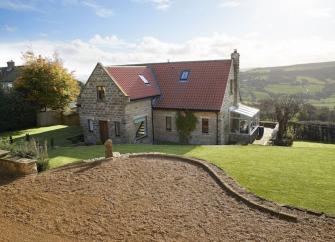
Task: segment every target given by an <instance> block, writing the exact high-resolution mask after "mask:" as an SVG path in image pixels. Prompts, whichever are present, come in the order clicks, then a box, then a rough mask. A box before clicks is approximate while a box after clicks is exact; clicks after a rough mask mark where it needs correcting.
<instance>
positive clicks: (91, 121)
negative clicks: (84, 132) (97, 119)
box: [87, 119, 94, 132]
mask: <svg viewBox="0 0 335 242" xmlns="http://www.w3.org/2000/svg"><path fill="white" fill-rule="evenodd" d="M87 123H88V130H89V131H90V132H93V131H94V122H93V119H88V120H87Z"/></svg>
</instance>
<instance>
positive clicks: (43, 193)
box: [0, 157, 335, 241]
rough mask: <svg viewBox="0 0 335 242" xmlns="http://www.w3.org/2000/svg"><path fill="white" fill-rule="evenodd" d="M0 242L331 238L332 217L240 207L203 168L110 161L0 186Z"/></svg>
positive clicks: (333, 233)
mask: <svg viewBox="0 0 335 242" xmlns="http://www.w3.org/2000/svg"><path fill="white" fill-rule="evenodd" d="M0 201H1V203H0V224H1V226H0V241H75V240H85V241H100V240H101V241H120V240H122V241H124V240H127V241H247V240H248V241H278V240H285V241H333V239H334V238H335V220H334V219H331V218H324V217H317V216H313V215H306V216H304V217H303V218H301V219H299V222H297V223H293V222H288V221H285V220H280V219H278V218H276V217H273V216H271V215H268V214H265V213H262V212H260V211H258V210H255V209H252V208H249V207H247V206H246V205H245V204H243V203H241V202H238V201H237V200H235V199H234V198H232V197H231V196H229V195H228V194H226V193H225V192H224V191H223V190H222V189H221V188H220V187H219V186H218V185H217V184H216V182H215V181H214V180H213V178H212V177H210V176H209V175H208V173H207V172H205V171H204V170H203V169H201V168H199V167H197V166H194V165H191V164H187V163H183V162H181V161H176V160H169V159H158V158H150V159H144V158H135V157H134V158H117V159H114V160H111V161H108V162H103V163H101V162H100V163H99V162H95V163H91V164H82V165H77V166H72V167H65V168H62V169H59V170H55V171H49V172H45V173H42V174H40V175H37V176H29V177H25V178H22V179H19V180H16V181H11V180H6V179H5V178H3V179H2V180H1V181H0Z"/></svg>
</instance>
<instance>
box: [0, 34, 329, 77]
mask: <svg viewBox="0 0 335 242" xmlns="http://www.w3.org/2000/svg"><path fill="white" fill-rule="evenodd" d="M320 46H322V48H320ZM334 46H335V41H334V40H326V39H323V38H321V37H313V36H311V37H310V38H296V39H288V40H287V41H282V40H278V41H267V40H265V38H264V36H263V35H261V34H259V33H257V34H256V33H250V34H246V35H244V36H243V37H235V36H229V35H226V34H223V33H214V34H213V35H210V36H202V37H196V38H192V39H189V40H187V41H184V42H180V43H173V42H165V41H162V40H160V39H157V38H154V37H150V36H147V37H143V38H141V39H140V40H138V41H134V42H127V41H124V40H122V39H120V38H118V37H117V36H105V37H103V36H100V35H95V36H93V37H92V38H91V39H89V40H87V41H83V40H81V39H75V40H72V41H68V42H65V41H49V40H36V41H19V42H8V43H7V42H0V49H1V56H0V66H4V65H5V63H6V61H8V60H10V59H13V60H15V61H16V62H17V63H18V64H20V63H22V60H21V56H22V52H24V51H26V50H31V49H32V50H33V51H34V52H35V53H36V54H42V55H43V56H45V55H47V56H52V54H53V52H55V51H57V52H58V53H59V55H60V57H61V58H62V59H63V61H64V65H65V66H66V67H67V68H68V69H69V70H75V71H76V75H77V76H78V77H79V78H80V79H81V80H83V81H86V78H87V76H88V75H89V74H90V73H91V71H92V70H93V68H94V66H95V64H96V63H97V62H102V63H103V64H105V65H112V64H127V63H146V62H162V61H163V62H164V61H167V60H168V59H169V60H170V61H180V60H204V59H225V58H230V53H231V52H232V51H233V50H234V49H236V48H237V49H238V51H239V52H240V54H241V67H242V68H249V67H261V66H277V65H290V64H297V63H308V62H320V61H334V56H335V48H334Z"/></svg>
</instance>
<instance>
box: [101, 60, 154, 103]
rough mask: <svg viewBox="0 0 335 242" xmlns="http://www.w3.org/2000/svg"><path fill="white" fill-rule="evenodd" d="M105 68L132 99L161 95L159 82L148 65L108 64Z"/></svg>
mask: <svg viewBox="0 0 335 242" xmlns="http://www.w3.org/2000/svg"><path fill="white" fill-rule="evenodd" d="M105 69H106V70H107V71H108V73H109V74H110V75H111V76H112V78H113V80H114V81H115V82H116V83H117V85H118V86H120V87H121V88H122V91H124V92H125V93H126V94H127V95H128V96H129V97H130V99H131V100H136V99H141V98H146V97H153V96H158V95H160V91H159V88H158V85H157V82H156V80H155V78H154V76H153V74H152V72H151V70H150V69H149V68H148V67H147V66H107V67H105ZM145 81H147V82H148V84H146V83H145Z"/></svg>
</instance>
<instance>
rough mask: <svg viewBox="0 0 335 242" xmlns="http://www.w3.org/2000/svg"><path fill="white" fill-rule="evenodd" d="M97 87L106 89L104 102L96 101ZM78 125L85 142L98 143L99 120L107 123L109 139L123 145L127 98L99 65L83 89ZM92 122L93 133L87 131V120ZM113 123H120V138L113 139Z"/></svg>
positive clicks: (124, 140) (125, 138)
mask: <svg viewBox="0 0 335 242" xmlns="http://www.w3.org/2000/svg"><path fill="white" fill-rule="evenodd" d="M97 86H104V87H105V88H106V95H105V96H106V97H105V100H104V101H103V102H102V101H98V99H97ZM78 103H79V104H80V108H79V116H80V125H81V126H82V127H83V132H84V137H85V142H86V143H89V144H96V143H100V142H101V141H100V130H99V120H101V121H107V122H108V131H109V137H111V138H112V139H113V142H114V143H125V142H126V140H127V137H126V128H125V123H126V122H125V119H124V117H125V107H126V105H127V103H129V98H128V97H127V96H126V95H125V94H124V93H123V92H122V91H121V90H120V89H119V87H118V86H117V85H116V84H115V82H114V81H113V80H112V79H111V77H110V76H109V75H108V74H107V72H106V71H105V69H104V68H103V66H102V65H101V64H98V65H97V66H96V67H95V69H94V71H93V72H92V74H91V76H90V77H89V79H88V81H87V83H86V86H85V88H84V89H83V91H82V93H81V95H80V98H79V102H78ZM89 119H91V120H93V123H94V128H93V131H92V132H91V131H89V126H88V120H89ZM114 122H120V123H121V126H120V128H121V132H120V134H121V136H120V137H115V127H114Z"/></svg>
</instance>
